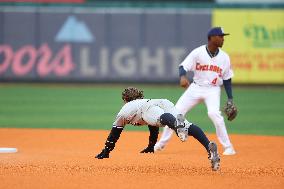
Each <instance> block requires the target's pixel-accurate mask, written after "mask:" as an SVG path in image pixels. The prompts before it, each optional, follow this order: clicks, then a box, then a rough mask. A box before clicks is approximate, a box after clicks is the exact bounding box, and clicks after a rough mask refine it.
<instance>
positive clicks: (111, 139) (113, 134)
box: [96, 115, 127, 159]
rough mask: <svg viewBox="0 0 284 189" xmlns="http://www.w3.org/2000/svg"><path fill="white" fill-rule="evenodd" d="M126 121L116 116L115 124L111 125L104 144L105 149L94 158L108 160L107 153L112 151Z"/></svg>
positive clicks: (122, 117)
mask: <svg viewBox="0 0 284 189" xmlns="http://www.w3.org/2000/svg"><path fill="white" fill-rule="evenodd" d="M126 123H127V122H126V119H125V118H124V116H120V115H118V116H117V118H116V120H115V122H114V123H113V126H112V129H111V131H110V133H109V135H108V137H107V140H106V142H105V147H104V149H103V150H102V151H101V153H99V154H98V155H97V156H96V158H98V159H104V158H109V153H110V152H111V151H112V150H113V149H114V147H115V143H116V142H117V141H118V139H119V137H120V134H121V132H122V131H123V128H124V126H125V125H126Z"/></svg>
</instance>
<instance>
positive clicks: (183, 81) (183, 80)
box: [179, 65, 190, 88]
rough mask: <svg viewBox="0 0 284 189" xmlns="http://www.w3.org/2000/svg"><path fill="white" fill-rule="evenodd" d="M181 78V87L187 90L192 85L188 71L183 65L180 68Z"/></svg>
mask: <svg viewBox="0 0 284 189" xmlns="http://www.w3.org/2000/svg"><path fill="white" fill-rule="evenodd" d="M179 77H180V86H181V87H183V88H187V87H189V85H190V82H189V80H188V78H187V77H186V70H185V69H184V67H183V66H182V65H181V66H179Z"/></svg>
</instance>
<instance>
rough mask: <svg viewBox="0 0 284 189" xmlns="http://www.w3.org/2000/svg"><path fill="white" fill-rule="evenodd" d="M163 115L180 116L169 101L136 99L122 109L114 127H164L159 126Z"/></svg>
mask: <svg viewBox="0 0 284 189" xmlns="http://www.w3.org/2000/svg"><path fill="white" fill-rule="evenodd" d="M163 113H171V114H172V115H173V116H175V117H176V115H177V114H178V112H177V110H176V108H175V106H174V104H173V103H172V102H170V101H169V100H167V99H136V100H132V101H130V102H128V103H126V104H125V105H124V106H123V107H122V108H121V110H120V111H119V113H118V114H117V116H116V119H115V121H114V123H113V125H115V126H119V127H123V126H125V125H126V124H132V125H152V126H157V127H158V126H162V125H160V124H159V118H160V116H161V115H162V114H163ZM186 124H189V122H186Z"/></svg>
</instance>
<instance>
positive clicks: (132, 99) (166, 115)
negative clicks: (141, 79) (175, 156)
mask: <svg viewBox="0 0 284 189" xmlns="http://www.w3.org/2000/svg"><path fill="white" fill-rule="evenodd" d="M122 99H123V101H124V102H125V105H124V106H123V107H122V108H121V110H120V111H119V113H118V114H117V117H116V119H115V121H114V123H113V127H112V130H111V131H110V134H109V136H108V138H107V140H106V142H105V147H104V149H103V150H102V151H101V153H99V154H98V155H97V156H96V158H98V159H104V158H109V154H110V152H111V151H112V150H113V149H114V147H115V144H116V142H117V140H118V139H119V137H120V134H121V132H122V130H123V128H124V126H125V125H126V124H132V125H148V128H149V131H150V136H149V143H148V146H147V147H146V148H145V149H144V150H142V151H141V153H154V146H155V144H156V142H157V139H158V134H159V127H164V126H165V125H167V126H168V127H169V128H171V129H173V130H174V131H175V132H176V134H177V135H178V137H179V138H180V140H181V141H183V142H184V141H186V140H187V137H188V135H191V136H193V137H194V138H195V139H197V140H198V141H199V142H200V143H201V144H202V145H203V146H204V148H205V149H206V151H207V152H208V155H209V157H208V158H209V160H210V162H211V167H212V170H214V171H216V170H218V169H219V166H220V157H219V155H218V152H217V145H216V144H215V143H214V142H210V141H209V140H208V138H207V137H206V135H205V134H204V132H203V131H202V130H201V129H200V128H199V127H197V126H196V125H194V124H192V123H189V122H188V121H187V120H185V119H184V117H183V115H182V114H178V111H177V110H176V108H175V106H174V104H173V103H172V102H170V101H169V100H167V99H144V95H143V91H141V90H139V89H137V88H133V87H128V88H126V89H125V90H124V91H123V92H122Z"/></svg>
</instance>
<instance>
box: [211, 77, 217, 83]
mask: <svg viewBox="0 0 284 189" xmlns="http://www.w3.org/2000/svg"><path fill="white" fill-rule="evenodd" d="M211 83H212V84H213V85H216V83H217V77H216V78H215V79H213V80H212V82H211Z"/></svg>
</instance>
